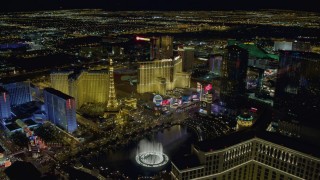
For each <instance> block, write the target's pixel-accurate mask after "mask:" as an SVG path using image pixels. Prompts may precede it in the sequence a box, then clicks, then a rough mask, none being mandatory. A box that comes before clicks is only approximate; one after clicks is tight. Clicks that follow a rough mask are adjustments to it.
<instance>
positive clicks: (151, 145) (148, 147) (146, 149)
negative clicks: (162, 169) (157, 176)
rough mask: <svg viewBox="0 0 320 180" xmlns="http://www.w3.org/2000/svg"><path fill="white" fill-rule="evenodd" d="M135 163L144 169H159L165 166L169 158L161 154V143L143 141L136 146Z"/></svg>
mask: <svg viewBox="0 0 320 180" xmlns="http://www.w3.org/2000/svg"><path fill="white" fill-rule="evenodd" d="M136 161H137V163H138V164H140V165H142V166H145V167H159V166H163V165H165V164H166V163H167V162H168V161H169V158H168V156H167V155H165V154H164V153H163V147H162V144H161V143H159V142H155V141H152V142H150V141H148V140H145V139H143V140H141V141H140V142H139V144H138V148H137V153H136Z"/></svg>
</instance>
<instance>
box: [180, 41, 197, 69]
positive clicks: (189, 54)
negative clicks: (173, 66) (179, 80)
mask: <svg viewBox="0 0 320 180" xmlns="http://www.w3.org/2000/svg"><path fill="white" fill-rule="evenodd" d="M178 54H179V55H180V56H181V58H182V70H183V72H190V71H191V70H192V67H193V64H194V48H192V47H183V48H181V49H180V48H179V49H178Z"/></svg>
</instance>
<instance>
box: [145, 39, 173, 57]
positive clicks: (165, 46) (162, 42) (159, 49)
mask: <svg viewBox="0 0 320 180" xmlns="http://www.w3.org/2000/svg"><path fill="white" fill-rule="evenodd" d="M172 42H173V37H171V36H160V37H153V38H151V42H150V60H154V59H169V58H172V57H173V44H172Z"/></svg>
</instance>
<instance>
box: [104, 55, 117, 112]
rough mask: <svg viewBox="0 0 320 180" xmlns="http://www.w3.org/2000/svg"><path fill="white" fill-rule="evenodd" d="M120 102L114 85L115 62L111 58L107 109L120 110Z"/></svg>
mask: <svg viewBox="0 0 320 180" xmlns="http://www.w3.org/2000/svg"><path fill="white" fill-rule="evenodd" d="M118 107H119V104H118V101H117V98H116V90H115V87H114V77H113V64H112V59H110V66H109V98H108V102H107V110H108V111H118V110H119V108H118Z"/></svg>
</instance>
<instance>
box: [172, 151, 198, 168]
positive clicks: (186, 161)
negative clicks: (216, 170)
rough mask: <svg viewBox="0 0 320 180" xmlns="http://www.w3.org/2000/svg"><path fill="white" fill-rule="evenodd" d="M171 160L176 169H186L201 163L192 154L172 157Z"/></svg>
mask: <svg viewBox="0 0 320 180" xmlns="http://www.w3.org/2000/svg"><path fill="white" fill-rule="evenodd" d="M176 159H177V160H176ZM172 161H173V162H174V165H175V166H176V167H177V168H178V169H188V168H192V167H197V166H200V165H201V164H200V161H199V159H198V157H197V156H196V155H193V154H187V155H183V156H178V157H174V158H173V159H172Z"/></svg>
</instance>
